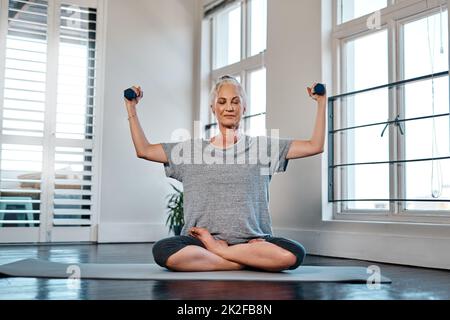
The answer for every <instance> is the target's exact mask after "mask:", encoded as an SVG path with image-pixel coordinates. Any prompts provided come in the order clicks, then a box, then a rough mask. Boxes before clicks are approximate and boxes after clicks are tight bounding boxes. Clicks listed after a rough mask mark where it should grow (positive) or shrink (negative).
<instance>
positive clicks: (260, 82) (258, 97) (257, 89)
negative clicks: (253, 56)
mask: <svg viewBox="0 0 450 320" xmlns="http://www.w3.org/2000/svg"><path fill="white" fill-rule="evenodd" d="M249 103H250V105H249V109H248V110H247V115H253V114H258V113H262V112H266V69H265V68H263V69H259V70H257V71H253V72H251V73H250V100H249Z"/></svg>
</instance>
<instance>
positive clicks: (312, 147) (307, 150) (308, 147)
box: [286, 84, 327, 159]
mask: <svg viewBox="0 0 450 320" xmlns="http://www.w3.org/2000/svg"><path fill="white" fill-rule="evenodd" d="M314 87H315V84H314V85H312V87H311V88H307V91H308V94H309V96H310V97H311V98H312V99H314V100H316V101H317V115H316V124H315V126H314V132H313V135H312V138H311V139H310V140H294V141H293V142H292V144H291V147H290V148H289V151H288V154H287V156H286V158H287V159H299V158H306V157H310V156H314V155H317V154H320V153H323V149H324V144H325V126H326V105H327V96H326V95H324V96H319V95H316V94H314V93H313V91H312V88H314Z"/></svg>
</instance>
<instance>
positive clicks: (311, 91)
mask: <svg viewBox="0 0 450 320" xmlns="http://www.w3.org/2000/svg"><path fill="white" fill-rule="evenodd" d="M316 85H317V82H315V83H313V85H312V86H311V87H308V88H306V90H307V91H308V95H309V96H310V97H311V98H312V99H313V100H316V101H317V102H320V101H326V100H327V95H326V94H325V95H323V96H319V95H318V94H314V92H313V88H315V87H316Z"/></svg>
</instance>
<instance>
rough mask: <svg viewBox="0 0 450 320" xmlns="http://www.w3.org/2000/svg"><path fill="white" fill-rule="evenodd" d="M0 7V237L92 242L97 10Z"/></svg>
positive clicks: (18, 2)
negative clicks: (7, 233) (6, 233)
mask: <svg viewBox="0 0 450 320" xmlns="http://www.w3.org/2000/svg"><path fill="white" fill-rule="evenodd" d="M3 6H5V8H8V10H7V14H4V15H3V14H2V16H1V19H2V20H3V19H5V20H7V24H6V23H5V24H3V25H5V26H6V25H7V30H4V32H2V34H4V38H3V39H0V41H1V42H2V43H5V48H6V49H5V50H4V52H0V55H3V54H4V58H3V61H4V70H1V71H2V72H3V71H4V74H3V73H1V75H2V77H0V84H1V90H2V91H3V92H2V93H0V97H1V99H0V101H1V103H2V104H1V108H0V111H1V112H0V123H1V132H0V140H1V149H0V186H1V190H0V227H1V228H0V232H1V230H6V229H12V228H14V229H17V230H15V234H16V236H15V237H16V239H15V240H16V241H18V242H21V241H41V242H43V241H70V240H84V241H89V240H91V241H92V240H95V239H93V238H92V236H93V234H94V233H93V229H92V226H93V225H95V223H96V222H95V217H96V215H95V202H96V187H97V186H96V176H97V168H96V165H95V161H96V158H97V153H98V151H99V150H97V148H96V147H94V146H95V140H96V139H97V138H98V132H97V127H96V125H97V122H96V113H97V101H98V91H97V88H98V85H99V83H98V80H97V74H98V69H99V60H98V58H99V48H98V47H99V34H98V29H99V28H98V24H99V20H101V17H100V18H99V16H100V14H99V12H98V9H97V7H98V4H97V1H90V2H89V1H83V2H82V3H80V4H78V3H77V0H70V1H47V0H28V1H25V0H9V1H5V0H2V8H3ZM2 12H3V11H2ZM3 61H2V62H3ZM2 62H0V66H1V63H2ZM18 227H26V228H25V229H24V228H18ZM68 227H70V230H71V231H69V232H67V231H64V230H66V229H64V228H68ZM28 229H32V230H28ZM66 233H70V238H67V237H65V234H66ZM30 235H31V236H30ZM1 240H2V239H1V238H0V241H1Z"/></svg>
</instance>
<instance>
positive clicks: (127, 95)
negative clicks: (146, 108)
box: [124, 88, 144, 101]
mask: <svg viewBox="0 0 450 320" xmlns="http://www.w3.org/2000/svg"><path fill="white" fill-rule="evenodd" d="M143 96H144V91H141V96H140V98H142V97H143ZM124 97H125V98H126V99H127V100H129V101H133V100H134V99H136V98H137V97H138V96H137V94H136V92H134V90H133V89H131V88H129V89H127V90H125V91H124Z"/></svg>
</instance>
